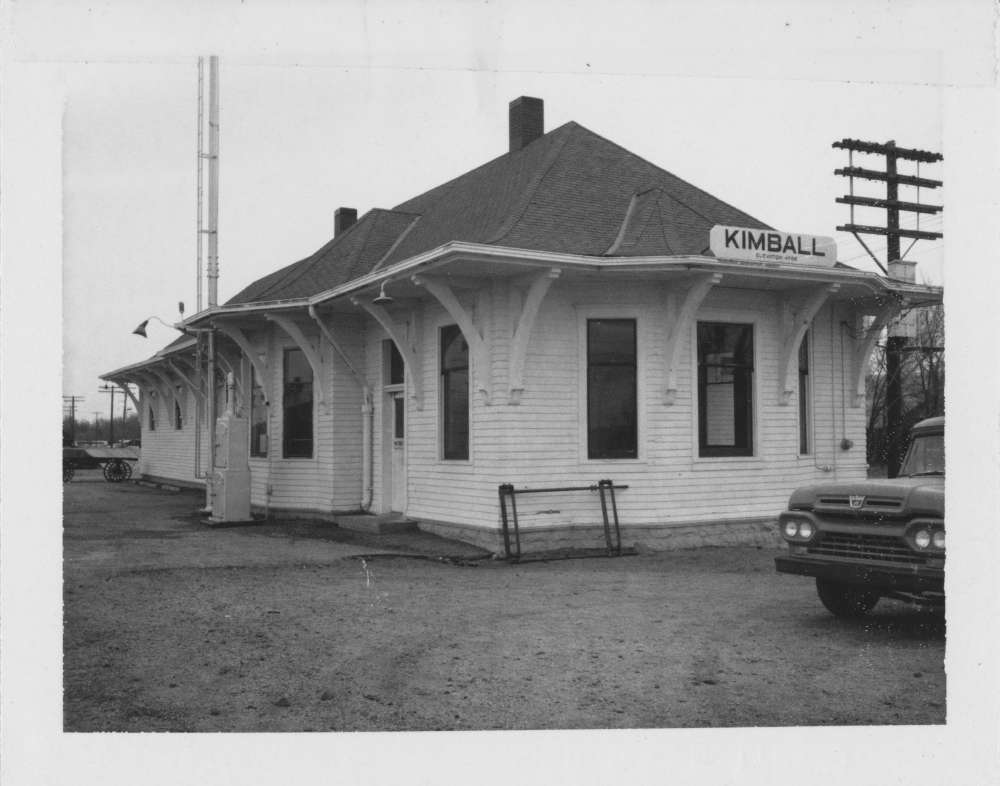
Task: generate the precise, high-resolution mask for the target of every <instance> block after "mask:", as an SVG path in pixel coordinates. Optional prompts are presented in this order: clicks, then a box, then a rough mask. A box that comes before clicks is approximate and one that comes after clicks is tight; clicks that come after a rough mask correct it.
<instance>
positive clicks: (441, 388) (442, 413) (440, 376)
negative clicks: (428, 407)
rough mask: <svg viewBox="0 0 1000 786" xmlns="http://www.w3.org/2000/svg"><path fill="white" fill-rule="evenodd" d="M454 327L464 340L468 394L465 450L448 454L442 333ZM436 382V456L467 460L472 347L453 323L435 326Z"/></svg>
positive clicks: (470, 418) (469, 438)
mask: <svg viewBox="0 0 1000 786" xmlns="http://www.w3.org/2000/svg"><path fill="white" fill-rule="evenodd" d="M451 328H454V330H455V331H457V334H458V336H460V337H461V338H462V340H463V341H465V346H466V357H467V360H466V366H465V368H464V371H465V373H466V385H467V387H468V394H467V397H466V402H467V405H466V412H465V416H466V436H465V451H464V455H460V456H459V455H452V456H449V455H448V450H447V445H446V440H445V433H446V431H447V427H448V422H449V420H448V412H447V403H448V402H447V389H448V388H447V384H446V380H445V373H446V370H445V368H444V354H445V353H444V350H445V344H444V335H445V330H448V329H451ZM459 370H462V369H452V370H451V371H452V372H454V371H459ZM437 383H438V421H439V422H438V429H437V433H438V458H439V459H440V460H441V461H447V462H449V463H452V462H463V461H464V462H468V461H470V460H471V457H472V404H473V393H472V349H471V347H470V346H469V341H468V339H467V338H466V337H465V334H464V333H463V332H462V329H461V328H460V327H459V326H458V325H457V324H455V323H442V324H440V325H438V327H437Z"/></svg>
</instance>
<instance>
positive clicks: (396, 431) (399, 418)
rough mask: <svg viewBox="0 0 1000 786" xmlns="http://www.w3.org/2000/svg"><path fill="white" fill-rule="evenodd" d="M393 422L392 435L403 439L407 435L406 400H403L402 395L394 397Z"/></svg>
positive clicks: (394, 437)
mask: <svg viewBox="0 0 1000 786" xmlns="http://www.w3.org/2000/svg"><path fill="white" fill-rule="evenodd" d="M392 406H393V424H392V437H393V439H403V438H404V437H405V436H406V428H405V426H406V420H405V418H406V402H405V401H403V397H402V396H398V397H395V398H393V400H392Z"/></svg>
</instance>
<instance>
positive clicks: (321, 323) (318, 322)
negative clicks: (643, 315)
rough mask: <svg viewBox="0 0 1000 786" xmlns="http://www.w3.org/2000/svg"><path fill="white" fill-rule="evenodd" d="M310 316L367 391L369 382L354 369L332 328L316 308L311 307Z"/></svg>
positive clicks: (359, 383)
mask: <svg viewBox="0 0 1000 786" xmlns="http://www.w3.org/2000/svg"><path fill="white" fill-rule="evenodd" d="M309 316H311V317H312V318H313V322H315V323H316V326H317V327H318V328H319V332H320V333H321V334H322V336H323V338H325V339H326V340H327V343H328V344H329V345H330V346H331V347H333V351H334V352H336V353H337V354H338V355H340V359H341V360H342V361H344V365H345V366H347V369H348V371H350V372H351V374H352V375H353V377H354V379H355V380H356V381H357V383H358V385H360V386H361V388H362V389H363V390H367V389H368V382H367V380H366V379H365V377H364V375H363V374H362V373H361V372H360V371H358V370H357V369H356V368H355V367H354V364H353V363H351V359H350V358H349V357H348V356H347V353H346V352H345V351H344V348H343V347H341V346H340V342H338V341H337V339H336V338H335V337H334V335H333V331H331V330H330V326H329V325H327V324H326V322H324V321H323V318H322V317H321V316H320V315H319V313H318V312H317V311H316V307H315V306H309Z"/></svg>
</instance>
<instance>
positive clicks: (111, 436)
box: [97, 383, 117, 448]
mask: <svg viewBox="0 0 1000 786" xmlns="http://www.w3.org/2000/svg"><path fill="white" fill-rule="evenodd" d="M97 391H98V393H110V394H111V406H110V409H109V411H108V447H111V448H113V447H114V446H115V392H116V391H117V388H116V387H115V386H114V385H108V384H107V383H105V384H103V385H101V386H100V387H99V388H98V389H97Z"/></svg>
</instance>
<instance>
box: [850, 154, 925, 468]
mask: <svg viewBox="0 0 1000 786" xmlns="http://www.w3.org/2000/svg"><path fill="white" fill-rule="evenodd" d="M833 147H835V148H840V149H842V150H847V154H848V166H846V167H844V168H843V169H835V170H834V172H833V173H834V174H835V175H843V176H844V177H848V178H850V193H849V194H847V195H846V196H842V197H837V201H838V202H840V203H841V204H846V205H849V206H850V210H851V213H850V216H851V220H850V222H848V223H847V224H844V225H842V226H838V227H837V230H838V231H841V232H850V233H852V234H853V235H854V237H855V238H856V239H857V241H858V242H859V243H860V244H861V245H862V246H863V247H864V249H865V251H867V252H868V255H869V256H870V257H871V258H872V259H873V260H875V264H876V265H878V267H879V268H880V269H881V270H882V272H883V273H885V274H886V275H887V276H889V277H890V278H896V279H899V280H902V281H906V282H908V283H913V265H914V263H912V262H904V258H905V257H906V255H907V254H908V253H909V251H910V249H911V248H913V245H914V243H916V242H917V241H918V240H937V239H939V238H941V237H943V236H944V235H942V233H940V232H926V231H922V230H921V229H920V216H921V215H922V214H928V213H930V214H937V213H940V212H941V210H942V209H943V208H942V206H941V205H926V204H922V203H921V202H920V189H921V188H932V189H933V188H938V187H939V186H940V185H942V183H941V181H940V180H930V179H928V178H923V177H920V164H921V163H925V164H933V163H937V162H938V161H942V160H943V159H944V156H942V155H941V154H940V153H931V152H929V151H927V150H911V149H908V148H902V147H897V145H896V142H895V140H889V141H888V142H886V143H884V144H881V143H878V142H862V141H860V140H857V139H842V140H840V141H839V142H834V143H833ZM855 152H858V153H866V154H869V155H881V156H885V171H884V172H883V171H879V170H876V169H863V168H861V167H856V166H854V153H855ZM901 159H902V160H904V161H914V162H916V165H917V172H916V175H901V174H899V171H898V166H897V165H898V162H899V161H900V160H901ZM855 178H861V179H863V180H874V181H882V182H884V183H885V199H879V198H873V197H864V196H856V195H855V193H854V179H855ZM900 185H904V186H910V187H914V188H916V190H917V191H916V201H901V200H900V199H899V186H900ZM855 207H863V208H876V209H880V210H885V211H886V222H885V223H886V225H885V226H884V227H881V226H871V225H866V224H856V223H854V208H855ZM901 210H903V211H907V212H911V213H915V214H916V216H917V228H916V229H900V226H899V212H900V211H901ZM862 234H867V235H884V236H885V238H886V264H885V265H884V266H883V265H882V263H881V262H880V261H879V260H878V258H877V257H876V256H875V255H874V254H873V253H872V251H871V249H870V248H868V246H867V245H866V244H865V241H864V240H862V239H861V235H862ZM903 237H907V238H911V239H912V241H913V242H911V243H910V245H909V246H908V247H907V249H906V251H904V252H903V253H902V254H901V253H900V250H899V241H900V238H903ZM910 328H911V326H910V325H909V324H907V323H906V321H905V319H900V320H898V321H896V322H894V323H893V325H892V326H890V328H889V337H888V340H887V341H886V357H885V360H886V431H887V433H888V440H889V450H888V456H887V464H888V467H887V469H888V473H887V474H888V476H889V477H890V478H894V477H896V476H897V475H898V474H899V468H900V465H901V464H902V460H903V455H902V454H903V446H904V444H905V440H906V435H905V434H904V433H903V381H902V374H901V370H902V369H901V363H900V360H901V358H902V353H903V351H904V349H905V347H906V343H907V340H908V338H909V337H910V336H909V331H910Z"/></svg>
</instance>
